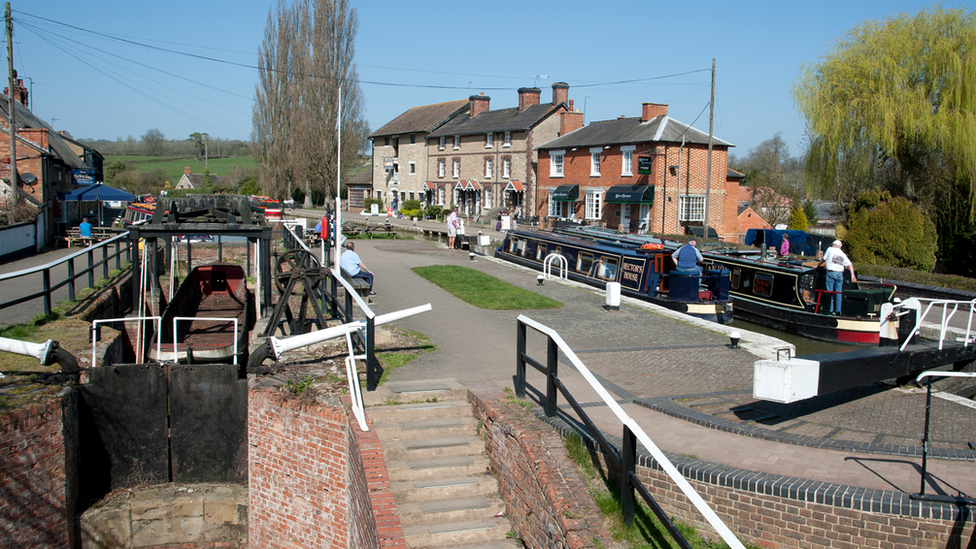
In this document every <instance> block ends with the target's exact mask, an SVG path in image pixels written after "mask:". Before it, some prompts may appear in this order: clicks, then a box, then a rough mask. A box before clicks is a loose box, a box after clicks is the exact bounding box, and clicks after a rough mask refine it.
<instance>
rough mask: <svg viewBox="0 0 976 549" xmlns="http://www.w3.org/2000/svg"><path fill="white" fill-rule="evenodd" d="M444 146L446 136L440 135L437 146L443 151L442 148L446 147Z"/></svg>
mask: <svg viewBox="0 0 976 549" xmlns="http://www.w3.org/2000/svg"><path fill="white" fill-rule="evenodd" d="M446 146H447V138H446V137H441V138H440V139H439V140H438V141H437V148H438V149H440V150H442V151H443V150H444V147H446Z"/></svg>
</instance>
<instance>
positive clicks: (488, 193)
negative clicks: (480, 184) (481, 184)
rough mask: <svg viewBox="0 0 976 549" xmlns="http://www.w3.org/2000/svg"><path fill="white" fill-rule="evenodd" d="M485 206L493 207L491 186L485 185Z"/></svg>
mask: <svg viewBox="0 0 976 549" xmlns="http://www.w3.org/2000/svg"><path fill="white" fill-rule="evenodd" d="M485 208H487V209H489V210H490V209H491V187H490V186H489V187H485Z"/></svg>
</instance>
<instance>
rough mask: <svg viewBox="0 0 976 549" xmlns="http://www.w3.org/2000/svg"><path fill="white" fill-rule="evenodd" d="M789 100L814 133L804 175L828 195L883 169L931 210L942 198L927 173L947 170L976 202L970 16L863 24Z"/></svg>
mask: <svg viewBox="0 0 976 549" xmlns="http://www.w3.org/2000/svg"><path fill="white" fill-rule="evenodd" d="M793 95H794V102H795V104H796V106H797V108H798V109H799V111H800V113H801V115H802V116H803V117H804V118H805V119H806V121H807V124H808V127H809V131H810V137H811V141H810V149H809V156H808V162H807V173H808V175H809V176H810V178H811V180H813V181H817V182H819V183H820V184H821V185H822V186H823V187H824V188H825V189H831V188H832V187H834V185H835V184H836V183H837V182H838V181H844V180H848V181H849V180H851V179H854V180H859V181H872V180H873V179H874V178H875V177H877V175H878V174H879V172H881V171H885V170H886V171H887V172H886V173H888V174H890V177H891V178H892V180H893V183H894V185H893V187H894V188H893V189H892V190H893V191H894V192H896V193H897V194H900V195H903V196H905V197H907V198H909V199H911V200H920V199H921V200H920V202H922V203H923V205H925V204H924V202H926V201H927V200H925V198H926V197H928V198H932V197H934V196H936V195H937V193H936V192H935V191H934V189H933V188H932V186H933V185H937V184H938V182H937V181H933V179H932V178H931V176H930V174H931V173H932V170H931V167H932V166H935V165H948V166H949V167H951V171H952V173H953V174H954V178H955V179H956V180H957V181H958V180H964V181H967V182H968V188H967V189H966V190H967V192H968V194H969V198H971V197H972V196H973V195H974V193H976V177H974V176H976V114H974V113H976V17H974V14H972V13H967V12H966V11H964V10H961V9H941V8H934V9H930V10H924V11H921V12H919V13H917V14H915V15H908V14H901V15H896V16H892V17H888V18H886V19H883V20H875V21H867V22H865V23H862V24H861V25H860V26H858V27H856V28H854V29H853V30H851V31H850V32H849V33H848V34H847V36H846V37H845V38H843V39H841V40H840V41H838V43H837V44H836V45H835V46H834V48H833V49H832V50H831V51H830V53H828V54H827V55H825V56H824V57H822V58H821V59H820V60H819V61H818V62H817V63H814V64H811V65H807V66H805V67H803V69H802V71H801V75H800V78H799V80H798V82H797V84H796V85H795V86H794V88H793ZM969 203H970V204H974V203H976V202H973V201H972V200H970V201H969ZM929 205H930V204H929ZM973 213H974V212H973V208H972V207H970V208H969V212H968V215H969V218H970V219H972V218H973Z"/></svg>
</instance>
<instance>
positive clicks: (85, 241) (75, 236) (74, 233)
mask: <svg viewBox="0 0 976 549" xmlns="http://www.w3.org/2000/svg"><path fill="white" fill-rule="evenodd" d="M57 238H58V239H59V240H64V241H65V242H67V243H68V247H69V248H70V247H71V245H72V244H74V243H75V242H78V243H81V244H82V245H83V246H91V245H92V243H94V242H96V240H95V237H94V234H93V235H92V236H91V237H87V236H81V230H80V229H68V234H67V235H66V236H59V237H57Z"/></svg>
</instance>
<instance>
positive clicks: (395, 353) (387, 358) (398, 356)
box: [376, 328, 437, 385]
mask: <svg viewBox="0 0 976 549" xmlns="http://www.w3.org/2000/svg"><path fill="white" fill-rule="evenodd" d="M399 330H400V332H401V334H402V335H404V336H406V337H408V338H410V339H412V340H413V341H414V342H415V345H414V346H412V347H410V348H409V349H393V350H389V351H384V352H381V353H376V359H377V360H378V361H379V362H380V365H381V366H382V367H383V373H382V374H380V379H379V381H378V382H377V383H376V384H377V385H383V384H384V383H386V381H387V379H389V378H390V374H391V373H392V372H393V370H396V369H397V368H402V367H404V366H406V365H407V364H410V363H411V362H413V361H414V359H416V358H417V357H418V356H420V354H422V353H429V352H431V351H436V350H437V345H434V343H433V342H431V340H430V338H429V337H427V336H426V335H425V334H422V333H420V332H415V331H413V330H406V329H402V328H401V329H399ZM414 351H415V352H414Z"/></svg>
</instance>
